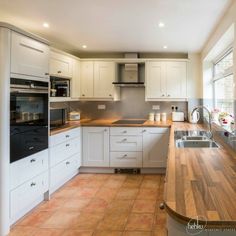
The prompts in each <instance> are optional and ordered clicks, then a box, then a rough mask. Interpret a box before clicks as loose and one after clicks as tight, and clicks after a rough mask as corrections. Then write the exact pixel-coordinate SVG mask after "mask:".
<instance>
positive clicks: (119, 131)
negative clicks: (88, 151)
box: [110, 127, 142, 136]
mask: <svg viewBox="0 0 236 236" xmlns="http://www.w3.org/2000/svg"><path fill="white" fill-rule="evenodd" d="M110 134H111V135H135V136H136V135H142V128H137V127H135V128H130V127H112V128H110Z"/></svg>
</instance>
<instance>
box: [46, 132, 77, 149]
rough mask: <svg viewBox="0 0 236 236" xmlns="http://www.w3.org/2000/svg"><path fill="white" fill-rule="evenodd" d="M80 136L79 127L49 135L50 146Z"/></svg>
mask: <svg viewBox="0 0 236 236" xmlns="http://www.w3.org/2000/svg"><path fill="white" fill-rule="evenodd" d="M77 137H80V128H75V129H71V130H68V131H66V132H62V133H59V134H55V135H52V136H50V147H51V146H55V145H57V144H60V143H63V142H66V141H68V140H70V139H73V138H77Z"/></svg>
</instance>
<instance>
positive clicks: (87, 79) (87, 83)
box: [80, 61, 94, 98]
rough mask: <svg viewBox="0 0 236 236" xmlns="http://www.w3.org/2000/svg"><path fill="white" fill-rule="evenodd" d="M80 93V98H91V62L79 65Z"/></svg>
mask: <svg viewBox="0 0 236 236" xmlns="http://www.w3.org/2000/svg"><path fill="white" fill-rule="evenodd" d="M80 68H81V69H80V86H81V87H80V93H81V97H82V98H93V73H94V71H93V61H83V62H81V63H80Z"/></svg>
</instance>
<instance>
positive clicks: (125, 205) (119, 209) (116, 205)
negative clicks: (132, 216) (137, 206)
mask: <svg viewBox="0 0 236 236" xmlns="http://www.w3.org/2000/svg"><path fill="white" fill-rule="evenodd" d="M133 204H134V200H118V199H117V200H114V201H112V202H111V204H110V205H109V207H108V209H107V212H108V213H110V214H111V213H127V212H130V210H131V208H132V206H133Z"/></svg>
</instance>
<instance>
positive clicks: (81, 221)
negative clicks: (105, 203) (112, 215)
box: [72, 212, 104, 230]
mask: <svg viewBox="0 0 236 236" xmlns="http://www.w3.org/2000/svg"><path fill="white" fill-rule="evenodd" d="M103 217H104V214H103V213H94V212H93V213H87V212H82V213H81V215H80V216H79V217H78V219H77V220H76V222H74V224H73V226H72V228H73V229H79V230H95V229H96V227H97V225H98V223H99V222H100V221H101V220H102V219H103Z"/></svg>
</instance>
